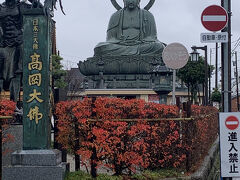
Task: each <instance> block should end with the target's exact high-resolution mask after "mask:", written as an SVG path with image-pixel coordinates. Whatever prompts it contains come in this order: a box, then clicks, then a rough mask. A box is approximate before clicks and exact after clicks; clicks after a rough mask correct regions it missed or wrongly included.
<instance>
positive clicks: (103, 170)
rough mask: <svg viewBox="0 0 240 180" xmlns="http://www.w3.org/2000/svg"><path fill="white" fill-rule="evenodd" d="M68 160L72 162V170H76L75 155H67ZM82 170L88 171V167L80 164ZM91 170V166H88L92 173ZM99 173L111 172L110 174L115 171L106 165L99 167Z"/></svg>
mask: <svg viewBox="0 0 240 180" xmlns="http://www.w3.org/2000/svg"><path fill="white" fill-rule="evenodd" d="M67 162H68V163H70V172H74V171H75V159H74V156H73V155H70V154H68V155H67ZM80 170H82V171H85V172H87V169H86V167H85V166H80ZM90 170H91V168H90V166H88V171H89V173H90ZM98 173H101V174H109V175H112V174H113V172H112V171H111V170H109V169H108V168H106V167H101V168H99V169H98Z"/></svg>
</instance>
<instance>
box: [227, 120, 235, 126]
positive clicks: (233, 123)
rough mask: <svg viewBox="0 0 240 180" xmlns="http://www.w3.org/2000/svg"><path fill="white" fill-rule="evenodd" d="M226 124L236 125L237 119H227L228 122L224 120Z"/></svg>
mask: <svg viewBox="0 0 240 180" xmlns="http://www.w3.org/2000/svg"><path fill="white" fill-rule="evenodd" d="M226 124H227V125H236V124H238V122H237V121H228V122H226Z"/></svg>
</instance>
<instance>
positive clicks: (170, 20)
mask: <svg viewBox="0 0 240 180" xmlns="http://www.w3.org/2000/svg"><path fill="white" fill-rule="evenodd" d="M62 1H63V6H64V10H65V12H66V16H64V15H62V14H61V11H60V10H59V6H58V11H57V12H55V17H54V19H55V20H56V22H57V48H58V50H59V51H60V54H61V56H62V57H63V58H64V61H65V62H64V64H65V66H66V67H68V68H69V67H76V66H77V62H78V61H83V60H85V59H86V58H87V57H91V56H93V49H94V47H95V46H96V44H97V43H99V42H102V41H105V39H106V29H107V25H108V21H109V18H110V16H111V14H112V13H114V12H115V11H116V10H115V8H114V7H113V6H112V4H111V1H110V0H62ZM118 3H119V4H120V5H123V3H122V0H118ZM147 3H148V0H141V7H144V6H145V5H146V4H147ZM220 3H221V0H156V2H155V4H154V6H153V7H152V8H151V9H150V11H151V12H152V14H153V15H154V16H155V21H156V24H157V31H158V39H159V40H160V41H162V42H164V43H167V44H169V43H173V42H179V43H182V44H183V45H185V46H186V47H187V49H188V50H189V52H191V46H192V45H197V46H204V45H206V44H202V43H201V42H200V33H203V32H209V31H207V30H206V29H205V28H204V27H203V26H202V24H201V19H200V18H201V13H202V11H203V10H204V9H205V8H206V7H207V6H210V5H213V4H216V5H220ZM239 8H240V0H232V14H233V16H232V35H233V36H232V41H233V42H234V41H236V40H237V39H238V38H239V36H240V25H239V23H240V10H239ZM207 45H208V47H209V49H210V48H215V44H207ZM234 45H235V43H232V46H233V47H234ZM237 50H239V48H237ZM199 52H200V53H202V54H203V52H201V50H200V51H199ZM209 52H210V50H209ZM212 52H213V54H212V63H213V60H214V59H215V55H214V54H215V49H212ZM209 59H210V58H209Z"/></svg>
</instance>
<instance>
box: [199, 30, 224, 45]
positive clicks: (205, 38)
mask: <svg viewBox="0 0 240 180" xmlns="http://www.w3.org/2000/svg"><path fill="white" fill-rule="evenodd" d="M200 41H201V43H227V42H228V33H227V32H219V33H201V35H200Z"/></svg>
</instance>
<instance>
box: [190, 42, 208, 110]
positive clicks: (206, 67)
mask: <svg viewBox="0 0 240 180" xmlns="http://www.w3.org/2000/svg"><path fill="white" fill-rule="evenodd" d="M191 48H192V50H193V52H192V53H191V57H192V60H193V61H195V60H196V61H198V57H199V53H198V52H197V49H201V50H203V51H204V52H205V61H204V66H205V78H204V79H205V80H204V81H205V83H204V85H205V86H204V87H205V88H204V92H205V93H204V94H205V96H204V103H203V104H204V105H208V66H207V46H202V47H197V46H192V47H191ZM194 52H196V53H194Z"/></svg>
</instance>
